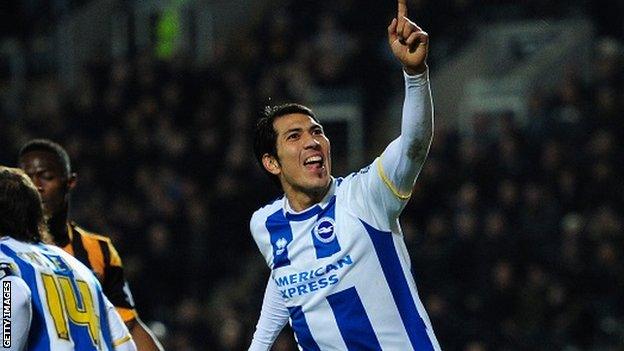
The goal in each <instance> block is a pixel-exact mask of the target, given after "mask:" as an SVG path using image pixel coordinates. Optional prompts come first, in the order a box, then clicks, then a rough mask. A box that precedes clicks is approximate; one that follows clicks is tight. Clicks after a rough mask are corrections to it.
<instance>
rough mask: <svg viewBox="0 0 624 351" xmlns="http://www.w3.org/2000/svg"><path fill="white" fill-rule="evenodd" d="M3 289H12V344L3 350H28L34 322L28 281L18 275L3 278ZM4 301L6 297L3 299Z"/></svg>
mask: <svg viewBox="0 0 624 351" xmlns="http://www.w3.org/2000/svg"><path fill="white" fill-rule="evenodd" d="M1 281H2V289H3V291H6V289H7V288H9V289H10V290H11V329H10V330H11V346H9V347H8V348H4V347H2V350H11V351H22V350H26V345H27V342H28V333H29V332H30V323H31V322H32V299H31V292H30V288H29V287H28V285H26V282H24V280H22V279H21V278H19V277H16V276H8V277H4V278H2V280H1ZM3 301H4V299H3Z"/></svg>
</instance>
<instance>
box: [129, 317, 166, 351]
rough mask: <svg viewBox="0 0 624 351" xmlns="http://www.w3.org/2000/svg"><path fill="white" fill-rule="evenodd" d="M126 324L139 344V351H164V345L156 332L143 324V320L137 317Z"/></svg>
mask: <svg viewBox="0 0 624 351" xmlns="http://www.w3.org/2000/svg"><path fill="white" fill-rule="evenodd" d="M126 326H127V327H128V329H129V330H130V334H132V338H133V339H134V342H135V343H136V344H137V349H138V350H139V351H163V350H164V348H163V346H162V345H161V344H160V343H159V342H158V340H157V339H156V337H155V336H154V334H152V332H151V331H150V330H149V328H148V327H147V326H146V325H145V324H143V321H141V320H140V319H139V317H136V318H135V319H133V320H131V321H128V322H126Z"/></svg>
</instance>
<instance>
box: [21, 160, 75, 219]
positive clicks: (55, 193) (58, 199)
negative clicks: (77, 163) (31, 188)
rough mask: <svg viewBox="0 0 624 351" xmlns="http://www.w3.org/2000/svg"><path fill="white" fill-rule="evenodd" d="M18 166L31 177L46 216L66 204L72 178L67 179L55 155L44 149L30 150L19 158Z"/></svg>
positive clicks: (54, 212) (71, 185)
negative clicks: (39, 195)
mask: <svg viewBox="0 0 624 351" xmlns="http://www.w3.org/2000/svg"><path fill="white" fill-rule="evenodd" d="M19 166H20V168H21V169H22V170H24V172H26V174H28V176H29V177H30V179H32V181H33V183H34V184H35V187H36V188H37V190H38V191H39V193H40V194H41V200H42V202H43V209H44V213H45V215H46V217H50V216H52V215H54V214H56V213H57V212H58V211H60V210H61V209H63V208H64V207H65V206H66V205H67V201H68V191H69V189H70V188H72V187H73V182H74V179H68V177H67V176H66V175H65V172H64V171H63V166H62V165H61V163H60V162H59V161H58V160H57V158H56V156H55V155H54V154H52V153H50V152H46V151H31V152H28V153H26V154H24V155H23V156H22V157H21V158H20V162H19Z"/></svg>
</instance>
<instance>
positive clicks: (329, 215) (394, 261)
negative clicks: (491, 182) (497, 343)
mask: <svg viewBox="0 0 624 351" xmlns="http://www.w3.org/2000/svg"><path fill="white" fill-rule="evenodd" d="M406 88H407V91H408V93H407V94H406V95H407V97H406V103H405V105H404V116H403V122H404V123H403V126H402V135H401V137H400V138H398V139H397V140H395V141H394V142H393V143H391V144H390V145H389V146H388V148H387V149H386V151H384V153H383V154H382V156H381V157H379V158H377V159H376V160H375V161H374V162H373V163H372V164H371V165H370V166H368V167H366V168H363V169H362V170H360V171H359V172H357V173H353V174H351V175H349V176H347V177H345V178H344V179H343V178H338V179H332V184H331V187H330V189H329V191H328V193H327V195H326V196H325V198H324V199H323V200H322V201H321V202H320V203H318V204H316V205H314V206H313V207H311V208H308V209H306V210H304V211H302V212H299V213H297V212H295V211H293V210H292V209H291V208H290V206H289V204H288V200H287V199H286V197H283V198H281V199H279V200H276V201H274V202H273V203H271V204H269V205H267V206H265V207H263V208H261V209H259V210H258V211H256V212H255V213H254V215H253V217H252V219H251V223H250V229H251V232H252V235H253V238H254V240H255V241H256V243H257V245H258V248H259V249H260V251H261V253H262V255H263V256H264V258H265V259H266V262H267V265H268V266H269V267H270V268H271V278H270V281H269V285H268V287H267V293H266V294H267V295H269V296H265V305H266V304H267V298H268V299H269V300H271V299H273V301H277V308H276V307H275V305H276V304H273V311H272V312H271V313H272V314H273V316H272V319H274V320H275V321H274V323H277V326H278V328H273V329H272V330H270V331H269V333H270V334H272V335H270V337H269V339H270V340H268V342H266V343H265V346H266V344H269V343H272V342H273V340H274V337H275V336H276V335H277V333H276V332H275V331H277V332H279V329H281V326H280V325H279V323H280V321H279V319H280V318H281V317H280V309H281V308H282V306H283V310H284V313H283V314H281V316H282V317H283V316H287V318H288V319H289V320H290V324H291V326H292V329H293V330H294V332H295V336H296V339H297V342H298V345H299V347H300V349H301V350H324V351H325V350H418V351H421V350H439V349H440V346H439V344H438V342H437V340H436V337H435V334H434V332H433V328H432V326H431V323H430V321H429V318H428V316H427V313H426V311H425V309H424V307H423V305H422V303H421V301H420V298H419V297H418V291H417V289H416V284H415V281H414V278H413V276H412V273H411V264H410V258H409V254H408V252H407V248H406V246H405V242H404V240H403V235H402V232H401V228H400V226H399V221H398V217H399V214H400V213H401V211H402V210H403V208H404V206H405V204H406V203H407V200H408V199H409V190H407V193H408V194H407V195H402V194H405V189H411V186H412V185H413V182H414V181H415V178H416V176H417V174H418V172H419V171H420V168H421V166H422V161H423V160H424V155H423V156H422V158H421V159H415V158H413V157H412V158H410V159H408V160H405V159H406V158H407V155H408V151H407V150H406V149H407V147H406V145H411V143H412V142H413V141H414V139H415V138H417V137H418V133H417V132H414V131H413V129H417V128H418V127H419V126H418V123H420V121H422V119H423V118H424V119H426V118H431V113H432V111H431V105H430V104H431V102H430V101H431V100H430V99H431V98H430V92H429V86H428V80H427V78H426V74H425V75H423V76H420V77H416V78H415V77H409V76H406ZM414 105H418V106H414ZM421 105H424V106H421ZM427 110H429V112H427ZM414 114H416V115H417V116H416V117H417V118H412V120H415V122H413V121H412V122H410V121H407V126H406V123H405V122H406V121H405V119H406V115H407V116H408V117H409V115H414ZM410 123H412V124H413V125H412V126H410V125H409V124H410ZM410 133H412V134H411V135H410ZM424 134H425V135H426V134H427V133H426V131H425V132H424ZM419 135H423V134H419ZM401 138H403V140H401ZM421 142H422V143H423V145H425V146H424V149H425V152H424V154H425V155H426V150H427V149H428V146H429V142H430V139H427V140H421ZM387 170H389V171H387ZM276 294H277V295H279V298H276V299H275V298H274V297H275V296H276ZM264 307H265V306H263V309H264ZM286 309H287V314H286ZM262 319H263V317H262V316H261V322H260V323H259V326H258V327H259V328H261V327H262V325H261V324H262ZM284 323H285V322H284ZM282 326H283V324H282ZM259 332H260V333H261V329H258V330H257V332H256V335H254V343H255V346H254V343H252V348H251V349H253V350H256V349H258V350H260V349H265V348H263V347H261V346H259V343H258V341H259V340H258V339H259V338H262V335H258V334H259ZM271 339H273V340H271ZM268 346H270V345H268Z"/></svg>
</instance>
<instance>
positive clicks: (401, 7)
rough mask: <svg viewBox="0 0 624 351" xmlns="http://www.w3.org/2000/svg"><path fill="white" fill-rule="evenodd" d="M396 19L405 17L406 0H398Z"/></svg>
mask: <svg viewBox="0 0 624 351" xmlns="http://www.w3.org/2000/svg"><path fill="white" fill-rule="evenodd" d="M398 10H399V12H398V14H397V19H400V18H403V17H407V0H399V8H398Z"/></svg>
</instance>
